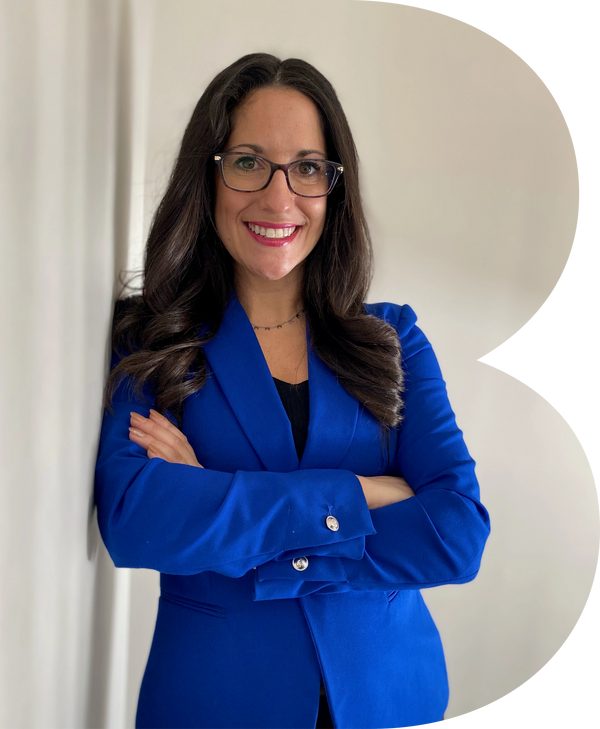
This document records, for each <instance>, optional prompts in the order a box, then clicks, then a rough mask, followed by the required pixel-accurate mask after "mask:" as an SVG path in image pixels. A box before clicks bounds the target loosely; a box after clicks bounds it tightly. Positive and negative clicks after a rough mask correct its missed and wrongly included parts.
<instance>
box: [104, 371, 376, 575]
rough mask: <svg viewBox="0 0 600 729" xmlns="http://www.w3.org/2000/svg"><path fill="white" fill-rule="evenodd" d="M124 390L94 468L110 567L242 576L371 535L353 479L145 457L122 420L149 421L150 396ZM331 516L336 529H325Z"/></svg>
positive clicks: (360, 548)
mask: <svg viewBox="0 0 600 729" xmlns="http://www.w3.org/2000/svg"><path fill="white" fill-rule="evenodd" d="M116 361H118V358H117V357H115V358H113V364H114V363H116ZM130 384H131V383H130V382H129V380H128V379H125V380H124V381H123V382H122V383H121V384H120V386H119V388H118V389H117V391H116V393H115V396H114V399H113V413H112V414H111V413H109V412H108V411H105V412H104V415H103V421H102V429H101V433H100V442H99V447H98V457H97V462H96V469H95V482H94V494H95V503H96V506H97V514H98V524H99V528H100V533H101V535H102V539H103V541H104V543H105V545H106V548H107V550H108V552H109V554H110V556H111V558H112V560H113V562H114V564H115V566H117V567H143V568H148V569H155V570H158V571H160V572H165V573H169V574H178V575H189V574H196V573H198V572H202V571H205V570H210V571H214V572H219V573H221V574H223V575H227V576H229V577H241V576H242V575H244V574H246V573H247V572H248V570H250V569H252V568H253V567H256V566H257V565H260V564H262V563H264V562H266V561H268V560H269V559H272V558H273V557H275V556H277V555H279V554H281V553H284V552H286V551H288V552H290V553H291V552H293V551H294V550H297V549H304V550H308V549H312V550H315V551H317V552H318V551H319V550H320V549H327V548H328V549H331V550H332V552H331V553H334V554H342V555H345V556H347V557H350V558H355V559H358V558H359V557H361V556H362V555H363V554H364V543H365V536H366V535H368V534H374V533H375V529H374V527H373V523H372V521H371V512H370V511H369V509H368V507H367V502H366V500H365V498H364V495H363V491H362V487H361V485H360V482H359V480H358V479H357V478H356V476H355V475H354V474H353V473H350V472H349V471H345V470H335V469H313V470H309V469H306V470H299V471H293V472H291V473H274V472H270V471H269V472H267V471H256V472H254V471H237V472H235V473H229V472H222V471H216V470H211V469H208V468H198V467H195V466H188V465H183V464H176V463H168V462H167V461H165V460H163V459H161V458H152V459H150V458H148V456H147V454H146V451H145V449H144V448H142V447H141V446H140V445H138V444H135V443H133V441H131V440H130V439H129V419H130V412H132V411H135V412H139V413H141V414H143V415H145V416H147V415H148V410H149V407H152V406H153V398H152V396H151V394H150V392H149V391H148V389H146V390H145V391H144V394H145V396H146V404H144V401H140V400H138V399H137V398H136V397H135V396H134V395H133V394H132V392H131V390H132V388H131V387H130V386H129V385H130ZM148 403H149V405H148ZM320 504H322V506H319V505H320ZM329 509H331V510H332V513H335V514H336V515H339V518H340V523H341V524H342V525H343V528H340V530H339V531H331V530H330V529H328V528H327V526H326V517H327V515H328V510H329ZM336 550H337V551H336ZM325 553H326V554H329V553H330V552H327V551H326V552H325Z"/></svg>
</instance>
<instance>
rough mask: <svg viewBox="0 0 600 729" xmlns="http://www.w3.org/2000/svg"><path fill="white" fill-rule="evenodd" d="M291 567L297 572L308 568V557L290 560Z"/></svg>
mask: <svg viewBox="0 0 600 729" xmlns="http://www.w3.org/2000/svg"><path fill="white" fill-rule="evenodd" d="M292 567H293V568H294V569H295V570H298V572H303V571H304V570H305V569H306V568H307V567H308V557H296V559H293V560H292Z"/></svg>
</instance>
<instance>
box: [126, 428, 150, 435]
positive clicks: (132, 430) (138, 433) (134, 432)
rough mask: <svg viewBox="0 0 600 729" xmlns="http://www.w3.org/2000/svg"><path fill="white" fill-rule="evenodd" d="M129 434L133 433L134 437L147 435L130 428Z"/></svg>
mask: <svg viewBox="0 0 600 729" xmlns="http://www.w3.org/2000/svg"><path fill="white" fill-rule="evenodd" d="M129 432H130V433H133V434H134V435H137V436H144V435H146V433H142V431H141V430H138V429H137V428H131V427H130V428H129Z"/></svg>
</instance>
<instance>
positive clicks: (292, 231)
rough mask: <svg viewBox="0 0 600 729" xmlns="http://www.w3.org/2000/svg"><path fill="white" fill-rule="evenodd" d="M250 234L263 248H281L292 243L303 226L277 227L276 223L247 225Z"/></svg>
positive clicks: (286, 225) (287, 225)
mask: <svg viewBox="0 0 600 729" xmlns="http://www.w3.org/2000/svg"><path fill="white" fill-rule="evenodd" d="M245 225H246V228H247V230H248V233H250V235H251V236H252V237H253V238H254V240H255V241H257V242H258V243H260V244H261V245H263V246H271V247H280V246H285V245H287V244H288V243H291V242H292V241H293V240H294V238H295V237H296V236H297V235H298V233H299V232H300V230H301V229H302V226H301V225H289V224H285V225H276V224H275V223H271V224H270V225H268V224H263V225H261V224H260V223H250V222H246V223H245Z"/></svg>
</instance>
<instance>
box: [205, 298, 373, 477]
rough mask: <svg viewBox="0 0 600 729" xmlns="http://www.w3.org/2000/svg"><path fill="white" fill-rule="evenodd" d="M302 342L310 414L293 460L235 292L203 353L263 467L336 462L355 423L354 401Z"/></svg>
mask: <svg viewBox="0 0 600 729" xmlns="http://www.w3.org/2000/svg"><path fill="white" fill-rule="evenodd" d="M307 347H308V390H309V404H310V417H309V425H308V438H307V442H306V447H305V450H304V453H303V456H302V460H301V461H300V462H298V456H297V454H296V448H295V445H294V438H293V435H292V428H291V424H290V421H289V419H288V416H287V414H286V412H285V408H284V407H283V404H282V402H281V398H280V397H279V393H278V392H277V388H276V387H275V383H274V382H273V377H272V375H271V372H270V371H269V367H268V365H267V362H266V360H265V358H264V355H263V353H262V349H261V348H260V344H259V343H258V339H257V338H256V335H255V334H254V330H253V328H252V324H251V323H250V321H249V319H248V317H247V315H246V312H245V311H244V309H243V307H242V305H241V304H240V302H239V300H238V298H237V296H236V295H235V293H233V294H232V296H231V298H230V300H229V302H228V304H227V306H226V308H225V310H224V312H223V320H222V322H221V326H220V328H219V331H218V333H217V335H216V336H215V337H214V338H213V339H211V340H210V342H207V343H206V344H205V345H204V354H205V355H206V358H207V360H208V362H209V363H210V366H211V369H212V371H213V372H214V376H215V377H216V379H217V381H218V383H219V385H220V386H221V389H222V390H223V393H224V395H225V397H226V398H227V400H228V402H229V405H230V407H231V409H232V410H233V412H234V413H235V416H236V418H237V420H238V422H239V424H240V426H241V428H242V429H243V431H244V433H245V434H246V436H247V438H248V440H249V441H250V443H251V444H252V447H253V448H254V450H255V451H256V453H257V455H258V457H259V458H260V460H261V462H262V464H263V465H264V467H265V470H267V471H279V472H283V473H287V472H289V471H295V470H297V469H298V468H299V467H300V468H336V467H337V466H338V464H339V463H340V461H341V460H342V459H343V458H344V456H345V454H346V452H347V450H348V447H349V446H350V442H351V440H352V437H353V435H354V430H355V428H356V421H357V417H358V410H359V404H358V402H357V401H356V400H355V399H354V398H353V397H351V396H350V395H349V394H348V393H347V392H346V390H344V388H343V387H342V386H341V385H340V384H339V382H338V381H337V378H336V377H335V375H334V374H333V372H332V371H331V370H330V369H329V368H328V367H327V366H326V365H325V364H324V363H323V362H322V361H321V360H320V359H319V357H317V355H316V354H315V353H314V352H313V350H312V347H311V346H310V337H309V336H308V334H307Z"/></svg>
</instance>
